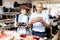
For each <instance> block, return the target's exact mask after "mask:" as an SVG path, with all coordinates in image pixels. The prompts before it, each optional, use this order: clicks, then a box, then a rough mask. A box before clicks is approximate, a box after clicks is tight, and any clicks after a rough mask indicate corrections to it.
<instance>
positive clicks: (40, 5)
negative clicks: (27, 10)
mask: <svg viewBox="0 0 60 40" xmlns="http://www.w3.org/2000/svg"><path fill="white" fill-rule="evenodd" d="M42 9H43V5H42V3H41V2H39V3H37V4H36V10H37V12H41V11H42Z"/></svg>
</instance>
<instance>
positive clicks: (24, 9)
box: [19, 5, 28, 14]
mask: <svg viewBox="0 0 60 40" xmlns="http://www.w3.org/2000/svg"><path fill="white" fill-rule="evenodd" d="M27 9H28V7H26V6H24V5H23V6H21V7H20V8H19V12H21V13H22V14H26V10H27Z"/></svg>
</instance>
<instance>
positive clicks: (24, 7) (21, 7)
mask: <svg viewBox="0 0 60 40" xmlns="http://www.w3.org/2000/svg"><path fill="white" fill-rule="evenodd" d="M21 9H25V10H26V9H30V8H28V7H27V6H25V5H23V6H20V7H19V9H18V11H21Z"/></svg>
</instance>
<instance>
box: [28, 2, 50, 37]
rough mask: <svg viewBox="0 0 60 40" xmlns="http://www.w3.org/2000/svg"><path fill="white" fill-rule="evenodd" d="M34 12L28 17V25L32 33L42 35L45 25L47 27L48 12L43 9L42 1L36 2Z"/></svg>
mask: <svg viewBox="0 0 60 40" xmlns="http://www.w3.org/2000/svg"><path fill="white" fill-rule="evenodd" d="M36 10H37V11H36V12H34V13H32V14H31V16H30V19H29V24H28V25H29V26H31V25H33V27H32V26H31V27H32V35H34V36H40V37H44V32H45V27H47V28H49V27H50V23H49V17H48V14H47V13H45V12H44V11H43V5H42V3H37V4H36Z"/></svg>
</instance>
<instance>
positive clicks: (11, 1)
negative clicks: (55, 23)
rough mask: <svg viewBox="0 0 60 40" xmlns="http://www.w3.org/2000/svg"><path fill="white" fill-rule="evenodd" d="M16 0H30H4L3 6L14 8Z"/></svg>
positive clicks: (22, 1)
mask: <svg viewBox="0 0 60 40" xmlns="http://www.w3.org/2000/svg"><path fill="white" fill-rule="evenodd" d="M15 1H17V2H18V3H20V4H22V3H26V2H29V0H3V6H5V7H8V8H10V7H12V8H13V5H14V2H15Z"/></svg>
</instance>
